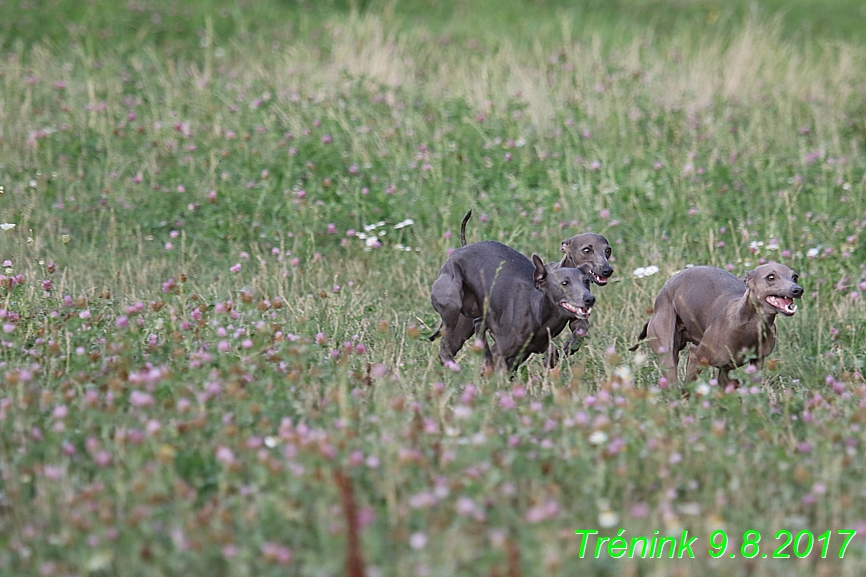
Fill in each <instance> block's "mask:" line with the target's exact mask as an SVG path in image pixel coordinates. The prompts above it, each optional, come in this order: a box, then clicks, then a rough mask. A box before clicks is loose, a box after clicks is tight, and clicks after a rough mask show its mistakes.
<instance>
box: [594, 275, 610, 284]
mask: <svg viewBox="0 0 866 577" xmlns="http://www.w3.org/2000/svg"><path fill="white" fill-rule="evenodd" d="M609 278H610V277H606V276H598V275H597V274H595V273H592V280H594V281H595V284H597V285H602V286H604V285H606V284H607V281H608V279H609Z"/></svg>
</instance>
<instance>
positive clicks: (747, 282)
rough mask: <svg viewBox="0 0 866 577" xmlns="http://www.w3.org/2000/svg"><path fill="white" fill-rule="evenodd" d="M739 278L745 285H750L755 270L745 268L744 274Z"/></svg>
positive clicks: (753, 278) (753, 279)
mask: <svg viewBox="0 0 866 577" xmlns="http://www.w3.org/2000/svg"><path fill="white" fill-rule="evenodd" d="M740 280H741V281H743V284H744V285H746V286H747V287H751V286H752V283H753V282H754V281H755V271H753V270H747V271H746V274H744V275H743V276H741V277H740Z"/></svg>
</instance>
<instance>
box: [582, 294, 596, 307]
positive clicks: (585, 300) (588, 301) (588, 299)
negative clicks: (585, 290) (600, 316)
mask: <svg viewBox="0 0 866 577" xmlns="http://www.w3.org/2000/svg"><path fill="white" fill-rule="evenodd" d="M583 304H585V305H586V306H588V307H591V306H592V305H594V304H595V297H594V296H592V295H586V296H585V297H583Z"/></svg>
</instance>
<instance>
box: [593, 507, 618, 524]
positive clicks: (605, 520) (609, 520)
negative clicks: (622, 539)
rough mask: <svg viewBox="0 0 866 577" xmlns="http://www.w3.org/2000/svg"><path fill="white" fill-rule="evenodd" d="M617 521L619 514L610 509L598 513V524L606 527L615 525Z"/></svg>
mask: <svg viewBox="0 0 866 577" xmlns="http://www.w3.org/2000/svg"><path fill="white" fill-rule="evenodd" d="M617 523H619V515H617V514H616V513H614V512H613V511H611V510H609V509H608V510H605V511H601V512H600V513H599V514H598V524H599V525H600V526H601V527H604V528H605V529H608V528H610V527H613V526H614V525H616V524H617Z"/></svg>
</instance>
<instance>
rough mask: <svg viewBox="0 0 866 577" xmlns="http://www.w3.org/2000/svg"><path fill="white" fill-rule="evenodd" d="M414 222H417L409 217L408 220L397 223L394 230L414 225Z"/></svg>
mask: <svg viewBox="0 0 866 577" xmlns="http://www.w3.org/2000/svg"><path fill="white" fill-rule="evenodd" d="M412 224H415V221H414V220H412V219H411V218H407V219H406V220H404V221H402V222H398V223H397V224H395V225H394V230H400V229H401V228H405V227H407V226H409V225H412Z"/></svg>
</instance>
